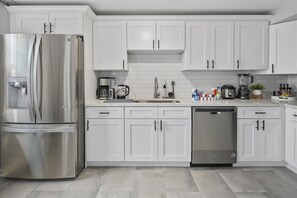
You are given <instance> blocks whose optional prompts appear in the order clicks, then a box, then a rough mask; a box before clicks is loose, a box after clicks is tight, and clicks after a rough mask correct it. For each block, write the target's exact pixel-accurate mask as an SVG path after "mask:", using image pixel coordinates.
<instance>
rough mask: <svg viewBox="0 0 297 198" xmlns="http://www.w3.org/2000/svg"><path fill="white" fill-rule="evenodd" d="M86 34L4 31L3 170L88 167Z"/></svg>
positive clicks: (23, 174)
mask: <svg viewBox="0 0 297 198" xmlns="http://www.w3.org/2000/svg"><path fill="white" fill-rule="evenodd" d="M83 45H84V44H83V38H82V37H80V36H76V35H38V34H5V35H0V133H1V136H0V137H1V141H0V142H1V145H0V148H1V152H0V154H1V155H0V165H1V167H0V168H1V176H2V177H9V178H26V179H56V178H72V177H75V176H76V175H77V174H79V172H80V171H81V170H82V168H83V167H84V65H83V62H84V60H83V57H84V56H83Z"/></svg>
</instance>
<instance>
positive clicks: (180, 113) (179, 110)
mask: <svg viewBox="0 0 297 198" xmlns="http://www.w3.org/2000/svg"><path fill="white" fill-rule="evenodd" d="M158 118H191V108H190V107H189V108H185V107H160V108H158Z"/></svg>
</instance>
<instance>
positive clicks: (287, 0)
mask: <svg viewBox="0 0 297 198" xmlns="http://www.w3.org/2000/svg"><path fill="white" fill-rule="evenodd" d="M273 14H274V17H273V18H272V20H271V23H272V24H274V23H279V22H285V21H287V20H294V19H295V20H296V19H297V0H283V2H282V4H281V6H280V7H279V8H278V9H276V10H274V11H273ZM294 15H295V16H294ZM292 16H293V17H292Z"/></svg>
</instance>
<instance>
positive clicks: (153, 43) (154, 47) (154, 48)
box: [153, 40, 155, 49]
mask: <svg viewBox="0 0 297 198" xmlns="http://www.w3.org/2000/svg"><path fill="white" fill-rule="evenodd" d="M153 49H155V41H154V40H153Z"/></svg>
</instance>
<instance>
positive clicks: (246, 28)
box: [234, 22, 269, 70]
mask: <svg viewBox="0 0 297 198" xmlns="http://www.w3.org/2000/svg"><path fill="white" fill-rule="evenodd" d="M268 36H269V35H268V22H236V23H235V63H234V64H235V65H236V68H237V69H242V70H247V69H251V70H260V69H262V70H264V69H268Z"/></svg>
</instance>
